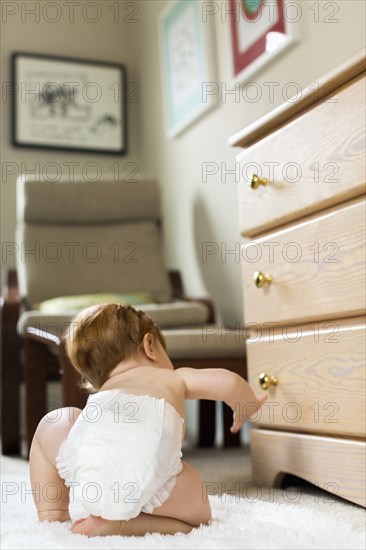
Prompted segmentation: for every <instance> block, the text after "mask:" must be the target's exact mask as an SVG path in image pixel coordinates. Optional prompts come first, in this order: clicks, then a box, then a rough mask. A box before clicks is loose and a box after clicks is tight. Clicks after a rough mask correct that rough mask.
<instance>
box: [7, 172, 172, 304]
mask: <svg viewBox="0 0 366 550" xmlns="http://www.w3.org/2000/svg"><path fill="white" fill-rule="evenodd" d="M16 242H17V246H18V254H17V269H18V276H19V289H20V293H21V296H22V297H23V298H24V299H25V301H26V304H27V306H28V308H32V307H33V306H34V305H35V304H36V303H39V302H41V301H43V300H46V299H49V298H55V297H57V296H65V295H77V294H89V293H99V292H112V293H123V292H148V293H150V294H152V296H153V297H154V298H155V300H156V301H157V302H168V301H170V300H171V298H172V289H171V286H170V281H169V277H168V273H167V270H166V268H165V265H164V260H163V249H162V240H161V230H160V193H159V186H158V184H157V182H156V181H154V180H153V179H142V180H140V181H136V182H131V183H127V182H123V183H121V182H114V181H106V180H101V181H96V182H90V181H84V180H83V179H82V178H80V179H75V181H72V182H71V181H68V180H59V181H49V180H46V179H42V178H40V177H37V176H34V175H32V176H30V175H29V176H28V175H27V176H25V175H21V176H19V177H18V178H17V228H16Z"/></svg>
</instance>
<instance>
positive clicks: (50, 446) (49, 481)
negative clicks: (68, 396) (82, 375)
mask: <svg viewBox="0 0 366 550" xmlns="http://www.w3.org/2000/svg"><path fill="white" fill-rule="evenodd" d="M80 413H81V410H80V409H77V408H76V407H63V408H62V409H57V410H55V411H52V412H50V413H48V414H46V416H44V417H43V418H42V420H41V421H40V423H39V424H38V427H37V430H36V433H35V434H34V437H33V441H32V445H31V449H30V454H29V466H30V478H31V484H32V491H33V499H34V502H35V505H36V508H37V512H38V518H39V519H40V520H41V521H68V520H69V519H70V515H69V510H68V508H69V489H68V487H66V486H65V484H64V481H63V479H62V478H61V477H60V476H59V474H58V471H57V469H56V456H57V454H58V450H59V448H60V445H61V443H62V441H63V440H64V439H65V438H66V437H67V435H68V433H69V431H70V430H71V428H72V426H73V424H74V423H75V421H76V419H77V417H78V416H79V414H80Z"/></svg>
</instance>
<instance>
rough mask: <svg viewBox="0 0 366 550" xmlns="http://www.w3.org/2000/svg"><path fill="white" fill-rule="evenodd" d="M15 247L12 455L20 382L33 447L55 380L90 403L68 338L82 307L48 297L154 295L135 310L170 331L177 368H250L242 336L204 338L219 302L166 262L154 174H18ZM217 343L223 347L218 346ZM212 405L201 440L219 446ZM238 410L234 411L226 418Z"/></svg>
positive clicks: (7, 309) (5, 431) (8, 365)
mask: <svg viewBox="0 0 366 550" xmlns="http://www.w3.org/2000/svg"><path fill="white" fill-rule="evenodd" d="M15 251H16V266H17V269H16V270H10V271H9V272H8V274H7V278H6V280H5V285H4V293H3V300H2V306H1V314H2V376H1V380H2V386H1V392H2V426H1V433H2V447H3V453H4V454H19V453H20V432H19V426H20V384H21V382H22V381H23V383H24V387H25V414H26V448H27V454H28V452H29V447H30V443H31V440H32V438H33V435H34V431H35V429H36V426H37V424H38V422H39V420H40V419H41V418H42V416H43V415H44V414H45V413H46V412H47V403H46V382H47V380H49V379H57V380H58V379H59V380H60V381H61V383H62V395H63V406H67V405H74V406H78V407H83V406H84V405H85V403H86V399H87V394H86V392H85V391H83V390H81V389H79V387H78V381H79V378H78V374H77V372H76V371H75V369H73V368H72V366H71V364H70V362H69V360H68V358H67V356H66V354H65V351H64V349H63V346H62V340H61V337H62V333H63V331H64V330H65V328H66V327H67V326H68V324H69V322H70V320H71V318H72V316H73V315H74V313H76V312H77V310H75V311H69V310H68V311H62V310H61V311H60V310H58V311H54V312H53V311H52V312H51V313H49V312H43V311H40V310H39V309H37V306H36V305H37V304H39V303H41V302H43V301H45V300H48V299H50V298H55V297H59V296H66V295H73V296H75V295H79V294H88V293H90V294H92V293H121V292H123V293H133V292H137V293H138V292H142V291H143V292H147V293H149V294H150V295H151V296H153V302H152V303H145V304H141V305H138V306H137V307H139V308H140V309H143V310H145V311H146V312H147V313H149V315H151V317H153V318H154V320H155V321H156V322H157V323H158V324H159V326H160V327H161V328H162V329H163V331H164V334H165V336H166V338H167V342H168V351H169V353H170V356H171V358H172V361H173V364H174V366H175V367H179V366H187V365H188V364H189V365H190V366H195V367H198V368H199V367H201V368H202V367H203V366H204V367H207V366H225V367H226V368H232V370H235V371H236V372H240V374H242V375H245V351H244V344H243V342H238V341H237V335H235V336H234V335H231V340H230V338H229V341H228V342H226V346H225V345H222V346H221V347H220V346H217V343H218V338H219V337H220V336H217V335H216V337H215V335H214V334H212V337H211V338H209V339H208V340H207V339H206V342H203V341H202V326H203V325H207V326H210V324H212V323H214V309H213V305H212V302H211V301H210V300H208V299H202V300H198V299H188V298H186V297H185V296H184V290H183V285H182V281H181V277H180V274H179V272H177V271H173V272H168V270H167V269H166V268H165V265H164V260H163V254H162V236H161V220H160V195H159V187H158V185H157V183H156V182H155V181H153V180H148V179H146V180H141V181H138V182H134V183H116V182H111V181H98V182H85V181H81V180H77V181H74V182H69V181H57V182H54V181H48V180H42V179H37V178H36V177H34V176H33V177H28V176H27V177H24V176H20V177H19V178H18V179H17V227H16V247H15ZM17 282H18V285H17ZM200 330H201V332H200ZM213 332H214V331H212V333H213ZM229 332H230V331H229ZM200 335H201V337H200ZM234 339H235V341H234ZM213 340H215V342H216V346H215V345H213V346H212V345H210V342H211V344H215V342H213ZM169 342H170V344H169ZM204 343H205V344H206V345H204ZM169 346H170V347H169ZM212 350H213V351H212ZM214 405H215V404H214V403H212V402H208V401H201V402H200V435H199V444H201V445H204V446H207V445H212V444H213V438H214V422H215V408H214ZM231 416H232V415H231V412H228V411H226V413H225V418H226V419H227V422H229V421H230V420H231ZM226 442H227V444H236V443H237V442H238V437H237V436H233V435H232V434H227V437H226Z"/></svg>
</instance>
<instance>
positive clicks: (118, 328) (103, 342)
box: [64, 304, 166, 392]
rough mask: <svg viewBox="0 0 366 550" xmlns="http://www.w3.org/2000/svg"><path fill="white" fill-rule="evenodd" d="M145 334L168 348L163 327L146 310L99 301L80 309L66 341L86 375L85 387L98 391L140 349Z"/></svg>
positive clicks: (82, 385) (79, 368) (68, 349)
mask: <svg viewBox="0 0 366 550" xmlns="http://www.w3.org/2000/svg"><path fill="white" fill-rule="evenodd" d="M145 334H151V335H152V338H153V340H154V342H156V343H158V342H160V344H161V345H162V346H163V348H164V350H165V349H166V344H165V339H164V336H163V334H162V333H161V331H160V330H159V327H158V326H157V325H156V323H154V321H153V320H152V319H151V317H149V316H148V315H147V314H146V313H144V312H143V311H139V310H136V309H134V308H133V307H131V306H125V305H121V304H98V305H97V306H92V307H89V308H87V309H83V310H82V311H80V313H78V314H77V315H76V316H75V317H74V318H73V320H72V321H71V323H70V326H69V328H68V330H67V332H66V334H65V336H64V342H65V346H66V352H67V354H68V356H69V357H70V360H71V362H72V364H73V366H74V367H75V369H76V370H77V371H78V372H79V373H80V374H81V375H82V379H81V384H80V385H81V387H83V388H84V389H86V390H88V391H91V392H94V391H98V390H99V389H100V388H101V387H102V385H103V384H104V382H105V381H106V380H107V378H108V377H109V374H110V373H111V371H112V370H113V369H114V368H115V367H116V365H117V364H118V363H120V362H121V361H123V360H125V359H127V358H130V357H133V356H134V355H135V354H136V353H137V352H138V350H139V349H140V346H141V345H142V342H143V339H144V336H145Z"/></svg>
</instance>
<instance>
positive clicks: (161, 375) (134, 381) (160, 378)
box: [99, 366, 185, 418]
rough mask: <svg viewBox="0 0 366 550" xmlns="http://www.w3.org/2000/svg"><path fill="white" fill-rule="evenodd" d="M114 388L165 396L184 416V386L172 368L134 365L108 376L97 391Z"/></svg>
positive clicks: (128, 391)
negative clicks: (124, 370) (131, 367)
mask: <svg viewBox="0 0 366 550" xmlns="http://www.w3.org/2000/svg"><path fill="white" fill-rule="evenodd" d="M115 388H119V389H121V391H123V392H125V393H131V394H134V395H150V396H151V397H157V398H165V399H166V401H167V402H168V403H170V404H171V405H172V406H173V407H175V409H176V410H177V411H178V413H179V414H180V415H181V417H182V418H184V394H185V386H184V383H183V381H182V380H181V378H180V377H179V376H178V375H177V374H176V372H175V371H174V370H169V369H163V368H159V367H144V366H141V367H134V368H133V369H131V370H128V371H126V372H122V373H120V374H116V375H114V376H112V377H111V378H109V379H108V380H107V381H106V382H105V383H104V384H103V386H102V387H101V388H100V390H99V391H104V390H112V389H115Z"/></svg>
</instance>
